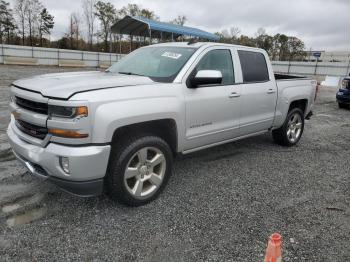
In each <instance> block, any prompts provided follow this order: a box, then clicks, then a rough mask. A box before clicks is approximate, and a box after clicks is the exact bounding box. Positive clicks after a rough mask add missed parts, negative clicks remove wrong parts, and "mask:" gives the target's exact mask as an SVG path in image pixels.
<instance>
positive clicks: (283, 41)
mask: <svg viewBox="0 0 350 262" xmlns="http://www.w3.org/2000/svg"><path fill="white" fill-rule="evenodd" d="M216 34H217V35H218V36H219V37H220V42H224V43H230V44H237V45H244V46H251V47H258V48H262V49H265V50H266V52H267V53H268V54H269V56H270V58H271V59H272V60H273V61H278V60H279V61H302V60H304V59H305V57H306V52H305V44H304V42H303V41H302V40H300V39H299V38H297V37H295V36H287V35H285V34H275V35H274V36H271V35H268V34H267V33H266V30H265V29H263V28H259V29H258V30H257V32H256V33H255V36H254V37H249V36H246V35H243V34H241V30H240V29H239V28H238V27H230V28H229V29H224V30H223V31H221V32H218V33H216Z"/></svg>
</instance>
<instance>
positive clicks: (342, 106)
mask: <svg viewBox="0 0 350 262" xmlns="http://www.w3.org/2000/svg"><path fill="white" fill-rule="evenodd" d="M338 106H339V108H346V105H345V104H343V103H338Z"/></svg>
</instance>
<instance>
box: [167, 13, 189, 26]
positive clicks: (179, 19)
mask: <svg viewBox="0 0 350 262" xmlns="http://www.w3.org/2000/svg"><path fill="white" fill-rule="evenodd" d="M186 21H187V17H186V16H184V15H178V16H177V17H176V18H175V19H174V20H172V21H170V23H172V24H176V25H184V24H185V23H186Z"/></svg>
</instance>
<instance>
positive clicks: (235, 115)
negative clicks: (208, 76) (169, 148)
mask: <svg viewBox="0 0 350 262" xmlns="http://www.w3.org/2000/svg"><path fill="white" fill-rule="evenodd" d="M199 70H218V71H220V72H221V73H222V76H223V80H222V83H221V84H218V85H210V86H199V87H198V88H195V89H190V88H187V87H186V89H185V100H186V140H187V141H186V148H185V150H189V149H193V148H198V147H201V146H206V145H210V144H213V143H217V142H221V141H225V140H228V139H231V138H234V137H236V136H238V134H239V109H240V108H239V107H240V97H239V89H240V86H239V85H235V74H234V64H233V60H232V50H231V49H230V48H226V47H211V48H208V49H206V50H205V51H203V53H202V54H200V55H199V57H198V58H197V60H196V61H195V63H194V65H193V66H192V68H191V69H190V70H189V71H190V72H191V74H192V72H194V71H196V72H198V71H199Z"/></svg>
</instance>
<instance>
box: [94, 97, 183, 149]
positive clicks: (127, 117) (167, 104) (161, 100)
mask: <svg viewBox="0 0 350 262" xmlns="http://www.w3.org/2000/svg"><path fill="white" fill-rule="evenodd" d="M182 108H183V107H182V106H181V103H180V101H179V100H178V99H177V97H158V98H154V97H153V98H145V99H135V100H124V101H116V102H110V103H107V104H102V105H100V106H98V107H97V109H96V111H95V122H94V126H93V131H92V134H93V135H92V136H93V141H94V143H107V142H111V141H112V137H113V133H114V131H115V130H117V129H118V128H120V127H123V126H127V125H131V124H136V123H142V122H147V121H152V120H159V119H173V120H174V121H175V122H176V126H177V129H178V130H177V132H178V134H180V133H181V132H180V130H181V128H182V127H183V120H182V119H181V117H180V116H181V115H184V113H182V112H181V110H182Z"/></svg>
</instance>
